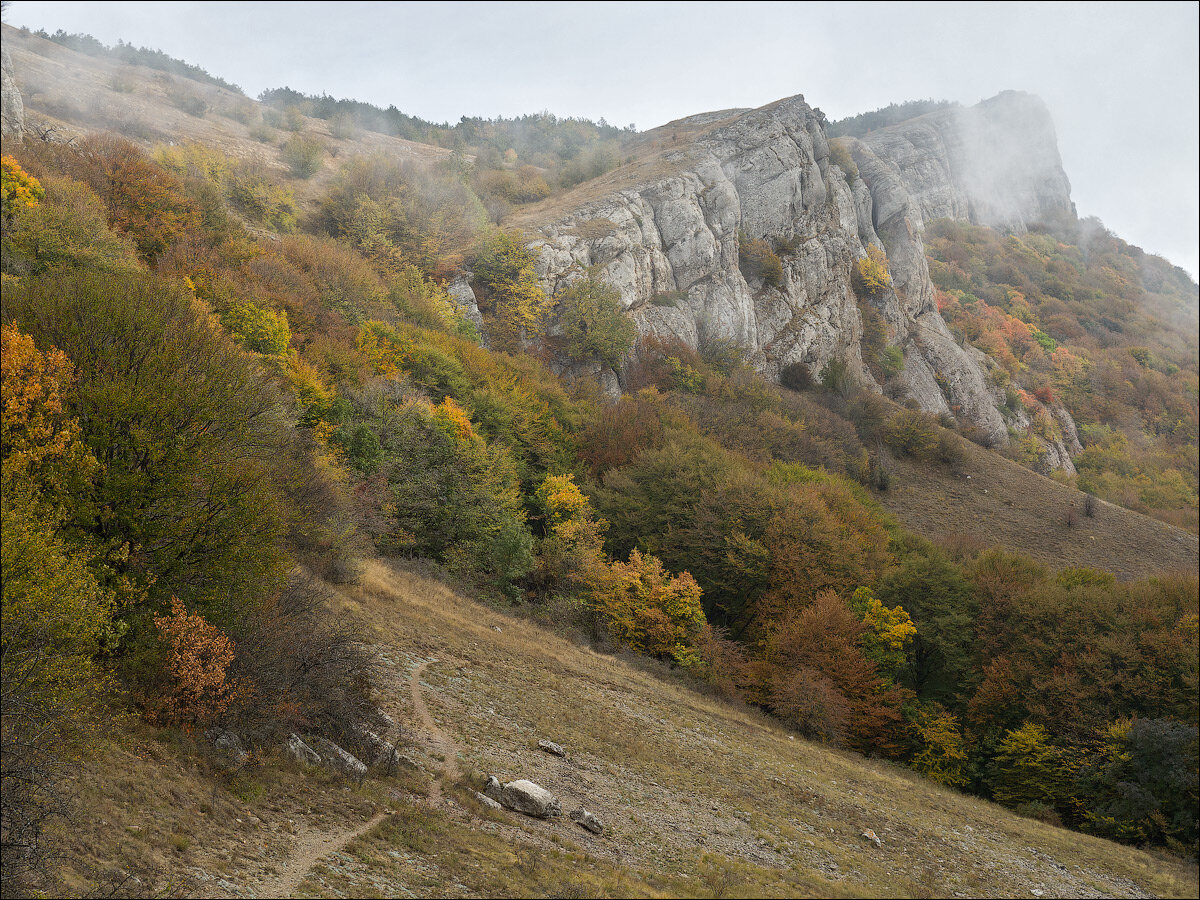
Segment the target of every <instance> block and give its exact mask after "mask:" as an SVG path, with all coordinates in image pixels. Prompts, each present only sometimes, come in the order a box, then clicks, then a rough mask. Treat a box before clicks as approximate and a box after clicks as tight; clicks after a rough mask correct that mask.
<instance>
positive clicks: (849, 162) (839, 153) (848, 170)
mask: <svg viewBox="0 0 1200 900" xmlns="http://www.w3.org/2000/svg"><path fill="white" fill-rule="evenodd" d="M829 161H830V162H831V163H833V164H834V165H835V166H837V167H838V168H839V169H841V170H842V174H843V175H844V176H845V178H846V183H847V184H854V181H855V179H857V178H858V166H856V165H855V164H854V158H853V157H852V156H851V155H850V148H849V147H848V146H846V142H845V141H839V140H836V139H835V140H832V141H830V142H829Z"/></svg>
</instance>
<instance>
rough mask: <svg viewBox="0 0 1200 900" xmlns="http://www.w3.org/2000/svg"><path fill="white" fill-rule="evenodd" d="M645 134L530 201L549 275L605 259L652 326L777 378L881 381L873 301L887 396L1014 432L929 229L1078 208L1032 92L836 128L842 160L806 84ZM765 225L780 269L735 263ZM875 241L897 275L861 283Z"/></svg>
mask: <svg viewBox="0 0 1200 900" xmlns="http://www.w3.org/2000/svg"><path fill="white" fill-rule="evenodd" d="M681 133H682V134H683V136H684V139H683V140H682V141H681V140H680V135H681ZM649 141H650V146H651V149H652V150H653V152H652V153H650V154H649V155H648V156H647V157H646V158H644V159H642V160H640V161H639V162H638V163H637V164H636V165H634V166H632V167H630V170H629V171H625V170H622V172H621V173H620V174H619V175H617V176H614V177H612V178H610V179H609V181H608V183H606V184H603V185H601V184H594V185H589V186H588V190H587V191H586V193H581V194H580V195H571V194H569V195H567V196H566V197H564V198H561V199H560V200H558V201H557V202H556V203H553V204H550V205H547V206H544V207H543V208H540V209H538V208H535V209H533V210H530V211H529V212H527V213H526V214H524V215H523V216H522V217H521V219H520V223H521V224H522V225H523V226H524V227H526V228H527V229H532V231H533V232H534V233H535V234H536V235H537V238H536V240H535V241H534V243H535V245H536V246H538V247H539V248H540V250H541V259H540V263H539V266H540V268H539V273H540V275H541V277H542V279H543V282H544V284H545V285H546V287H547V289H548V290H549V291H551V292H554V291H558V290H561V289H562V287H563V286H565V285H567V284H569V283H570V282H571V281H572V280H573V279H574V278H575V277H578V276H579V275H580V274H581V273H582V272H583V271H584V270H586V269H590V268H593V267H596V268H598V269H599V271H600V272H601V274H602V276H603V277H604V278H605V280H607V281H609V282H610V283H612V284H613V285H615V286H616V287H617V288H618V289H619V290H620V292H621V296H622V300H623V303H624V305H625V307H626V308H627V310H628V311H629V313H630V314H631V315H632V316H633V317H634V319H635V320H636V322H637V323H638V327H639V329H640V331H641V332H642V333H643V334H644V335H653V336H656V337H658V338H670V339H675V340H679V341H682V342H683V343H684V344H686V345H687V346H689V347H692V348H697V349H698V348H702V347H703V346H704V345H705V344H706V343H709V342H712V341H718V340H725V341H733V342H736V343H737V344H738V345H739V346H741V347H742V348H744V350H745V351H746V352H747V354H748V356H749V358H750V359H751V360H752V361H753V363H754V365H755V367H756V368H757V369H758V370H759V371H760V372H762V373H763V374H764V375H766V376H767V377H770V378H778V377H779V375H780V373H781V371H782V370H784V369H785V368H786V367H788V366H789V365H794V364H803V365H806V366H808V367H809V369H810V370H811V371H812V372H814V373H819V372H821V371H822V370H823V369H824V368H825V367H826V366H828V365H829V363H830V362H831V361H834V360H839V361H842V362H844V363H845V364H847V365H848V366H849V367H850V368H851V370H852V371H853V372H854V374H855V376H856V377H857V378H858V379H859V380H860V381H861V382H863V383H865V384H867V385H869V386H871V387H872V388H873V389H875V390H883V389H884V388H885V385H883V384H880V383H879V379H878V378H877V377H876V376H875V375H874V374H872V371H871V368H872V367H871V366H869V365H868V364H867V361H866V360H865V359H864V346H863V341H864V317H865V318H866V319H871V320H873V319H875V317H876V316H878V317H880V318H881V319H882V321H883V322H884V324H885V329H886V337H885V341H886V345H887V346H892V347H897V348H899V349H900V350H901V351H902V353H903V358H904V363H903V368H902V369H901V370H900V371H899V372H897V373H895V374H894V377H892V378H891V379H889V381H890V383H889V384H888V385H886V388H887V390H888V392H889V393H890V394H892V395H893V396H895V397H896V398H897V399H902V400H910V401H913V402H915V403H916V404H917V405H918V406H919V407H920V408H922V409H925V410H927V411H930V412H933V413H940V414H944V415H947V416H951V417H953V418H954V419H956V420H958V421H960V422H961V423H962V424H969V425H971V426H973V427H975V428H977V429H980V430H981V431H982V432H983V433H984V434H985V435H986V440H987V441H988V442H990V443H991V444H993V445H994V446H1003V445H1005V444H1006V443H1007V441H1008V424H1007V423H1006V422H1005V421H1004V419H1003V417H1002V416H1001V414H1000V412H999V411H998V410H997V405H998V403H997V399H998V398H997V396H996V393H997V391H996V388H995V387H994V386H993V385H992V383H991V382H990V381H989V379H988V372H989V370H990V369H991V368H992V367H993V366H994V365H995V364H994V363H993V362H992V361H991V360H990V359H988V358H987V357H986V356H985V355H984V354H982V353H980V352H979V351H977V350H975V349H973V348H971V347H969V346H966V345H960V343H959V342H957V341H956V340H955V339H954V337H952V335H951V333H950V331H949V329H948V328H947V327H946V324H945V322H944V321H943V320H942V317H941V315H940V314H939V312H938V310H937V305H936V303H935V302H934V286H933V283H932V281H931V280H930V277H929V270H928V265H927V263H926V259H925V247H924V244H923V242H922V234H923V233H924V230H925V227H926V223H927V222H929V221H932V220H934V219H952V220H958V221H966V222H971V223H973V224H979V225H987V226H991V227H995V228H998V229H1002V230H1006V231H1010V232H1013V233H1021V232H1024V231H1025V230H1026V229H1027V228H1028V226H1029V225H1030V224H1033V223H1037V222H1043V221H1047V220H1053V219H1060V218H1062V217H1067V218H1068V219H1070V220H1074V217H1075V208H1074V205H1073V204H1072V202H1071V196H1070V183H1069V181H1068V179H1067V176H1066V174H1065V173H1064V172H1063V169H1062V163H1061V159H1060V157H1059V153H1058V148H1057V144H1056V140H1055V133H1054V126H1053V122H1052V121H1051V119H1050V116H1049V113H1048V112H1047V110H1046V108H1045V105H1044V104H1043V103H1042V102H1041V101H1040V100H1038V98H1036V97H1034V96H1032V95H1029V94H1022V93H1017V92H1007V93H1004V94H1001V95H999V96H997V97H994V98H992V99H990V100H986V101H984V102H982V103H980V104H978V105H976V106H974V107H970V108H958V107H952V108H947V109H941V110H937V111H935V112H932V113H929V114H926V115H924V116H920V117H918V118H915V119H912V120H909V121H906V122H901V123H899V124H896V125H893V126H889V127H886V128H882V129H879V130H877V131H874V132H872V133H870V134H868V135H866V136H864V137H863V138H843V139H840V141H841V142H844V143H843V147H844V150H843V151H842V154H841V155H837V154H835V156H837V158H838V159H839V160H840V162H841V165H839V164H838V163H837V162H834V161H833V160H834V157H833V156H831V152H830V141H829V139H828V136H827V122H826V119H825V116H824V115H823V114H822V113H821V112H820V111H819V110H816V109H814V108H813V107H811V106H809V104H808V103H806V102H805V100H804V98H803V97H802V96H797V97H792V98H789V99H786V100H781V101H779V102H777V103H773V104H770V105H768V106H765V107H763V108H761V109H757V110H751V111H733V112H729V113H724V114H712V115H710V116H706V117H692V118H690V119H687V120H682V121H681V122H680V123H672V124H671V125H668V126H664V127H663V128H661V129H657V130H656V131H655V132H651V133H650V135H649ZM846 150H848V154H849V155H848V156H847V155H845V151H846ZM756 239H757V240H763V241H766V242H768V243H769V244H770V245H771V246H772V247H773V248H774V249H775V252H776V253H777V254H778V257H779V259H780V262H781V264H782V277H781V278H779V279H778V280H773V279H763V278H759V277H755V276H754V275H753V274H752V273H747V272H744V271H743V267H742V266H740V265H739V248H740V247H741V244H742V243H743V242H745V241H747V240H756ZM872 247H873V248H876V250H877V251H882V252H883V253H884V254H885V255H886V264H887V267H888V270H889V271H890V280H889V282H888V283H887V284H886V286H884V287H883V288H882V289H881V290H877V291H871V292H865V291H863V290H862V288H861V286H860V287H858V288H856V285H855V275H856V271H857V270H858V269H859V267H860V264H861V262H862V261H863V260H866V259H868V258H869V257H868V251H869V249H870V248H872ZM878 349H879V348H873V350H878ZM601 374H603V373H601ZM615 374H616V376H617V378H618V379H619V377H620V373H615ZM612 387H613V389H616V384H615V383H614V384H613V385H612ZM1053 414H1054V416H1055V417H1056V418H1057V419H1059V420H1060V421H1062V422H1063V423H1064V426H1065V428H1064V434H1065V436H1064V439H1063V441H1062V442H1058V443H1056V444H1051V445H1048V446H1047V447H1046V448H1045V449H1046V454H1047V457H1048V464H1049V465H1051V466H1053V467H1057V468H1065V469H1068V470H1071V461H1070V455H1071V453H1072V452H1076V451H1077V450H1078V442H1077V440H1076V438H1075V436H1074V426H1073V424H1072V423H1070V416H1069V415H1068V414H1067V413H1066V411H1065V410H1063V409H1061V408H1056V409H1054V410H1053Z"/></svg>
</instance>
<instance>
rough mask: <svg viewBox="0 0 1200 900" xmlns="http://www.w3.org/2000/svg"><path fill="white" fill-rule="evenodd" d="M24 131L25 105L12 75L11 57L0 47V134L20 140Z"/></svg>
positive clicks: (6, 50) (5, 49) (5, 48)
mask: <svg viewBox="0 0 1200 900" xmlns="http://www.w3.org/2000/svg"><path fill="white" fill-rule="evenodd" d="M24 133H25V107H24V105H23V104H22V103H21V92H20V91H19V90H17V80H16V78H15V77H14V76H13V64H12V57H11V56H9V55H8V48H7V47H0V135H3V137H5V138H12V139H14V140H16V141H20V140H21V137H22V135H23V134H24Z"/></svg>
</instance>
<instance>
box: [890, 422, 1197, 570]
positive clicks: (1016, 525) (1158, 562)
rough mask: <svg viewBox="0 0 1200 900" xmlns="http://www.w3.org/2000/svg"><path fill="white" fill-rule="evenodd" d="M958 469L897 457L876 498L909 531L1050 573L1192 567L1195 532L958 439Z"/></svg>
mask: <svg viewBox="0 0 1200 900" xmlns="http://www.w3.org/2000/svg"><path fill="white" fill-rule="evenodd" d="M962 447H963V451H964V455H963V458H962V460H961V461H960V462H958V463H956V464H955V465H954V466H942V465H931V464H929V463H925V462H920V461H918V460H914V459H912V458H910V457H904V456H899V457H896V458H895V459H894V460H893V461H892V463H891V465H893V466H894V467H895V468H894V470H895V473H896V477H895V478H894V480H893V481H892V483H891V486H890V487H889V489H888V490H886V491H880V492H877V493H876V494H875V497H876V499H877V500H878V501H879V503H880V504H882V505H883V506H884V507H885V508H886V509H887V510H888V512H890V513H891V514H892V515H894V516H895V517H896V518H897V519H898V520H899V521H900V522H901V523H902V524H903V525H904V526H905V527H906V528H910V529H912V530H913V531H915V532H917V533H918V534H924V535H928V536H929V537H931V538H933V539H934V540H938V541H941V542H949V543H953V542H955V541H966V542H967V543H968V544H974V545H975V546H992V545H995V544H999V545H1001V546H1004V547H1011V548H1012V549H1014V550H1017V551H1019V552H1021V553H1024V554H1027V555H1028V556H1031V557H1033V558H1034V559H1036V560H1038V561H1040V562H1041V563H1043V564H1044V565H1047V566H1049V567H1051V568H1052V569H1064V568H1070V567H1076V566H1090V567H1093V568H1097V569H1104V570H1105V571H1108V572H1112V573H1113V574H1115V575H1117V576H1118V577H1120V578H1122V579H1134V578H1148V577H1150V576H1153V575H1161V574H1165V573H1168V572H1194V571H1196V568H1197V564H1198V563H1200V549H1198V541H1197V538H1196V535H1194V534H1188V533H1187V532H1186V531H1183V530H1182V529H1179V528H1172V527H1171V526H1170V525H1166V524H1164V523H1162V522H1160V521H1158V520H1156V519H1152V518H1150V517H1149V516H1144V515H1141V514H1140V513H1136V512H1132V511H1131V510H1128V509H1124V508H1123V507H1120V506H1116V505H1115V504H1112V503H1107V502H1105V501H1103V500H1101V501H1097V502H1096V504H1095V506H1094V510H1095V511H1094V514H1093V515H1091V516H1088V515H1087V514H1086V513H1085V508H1086V507H1087V505H1088V500H1087V497H1088V495H1087V494H1084V493H1083V492H1081V491H1079V490H1076V489H1075V488H1074V487H1071V486H1069V485H1064V484H1062V483H1060V482H1058V481H1055V480H1054V479H1052V478H1046V477H1045V476H1042V475H1038V474H1036V473H1035V472H1032V471H1030V470H1029V469H1027V468H1024V467H1022V466H1019V465H1017V464H1016V463H1014V462H1012V461H1010V460H1007V459H1004V458H1003V457H1001V456H998V455H997V454H995V453H990V452H988V451H986V450H983V449H980V448H978V447H976V446H974V445H973V444H970V443H967V442H966V441H963V443H962Z"/></svg>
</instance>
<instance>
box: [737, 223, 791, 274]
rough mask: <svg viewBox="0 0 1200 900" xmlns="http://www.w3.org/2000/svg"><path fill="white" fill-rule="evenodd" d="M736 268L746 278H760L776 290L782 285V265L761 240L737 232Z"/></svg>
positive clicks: (772, 251)
mask: <svg viewBox="0 0 1200 900" xmlns="http://www.w3.org/2000/svg"><path fill="white" fill-rule="evenodd" d="M738 267H739V268H740V269H741V270H742V274H743V275H745V276H746V277H747V278H761V279H762V280H763V282H764V283H766V284H768V285H770V286H771V287H774V288H777V287H779V286H780V285H782V284H783V263H782V262H780V260H779V257H778V256H776V255H775V251H774V250H773V249H771V245H770V244H769V243H767V241H766V240H764V239H763V238H752V237H750V236H749V235H748V234H746V232H744V231H739V232H738Z"/></svg>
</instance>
